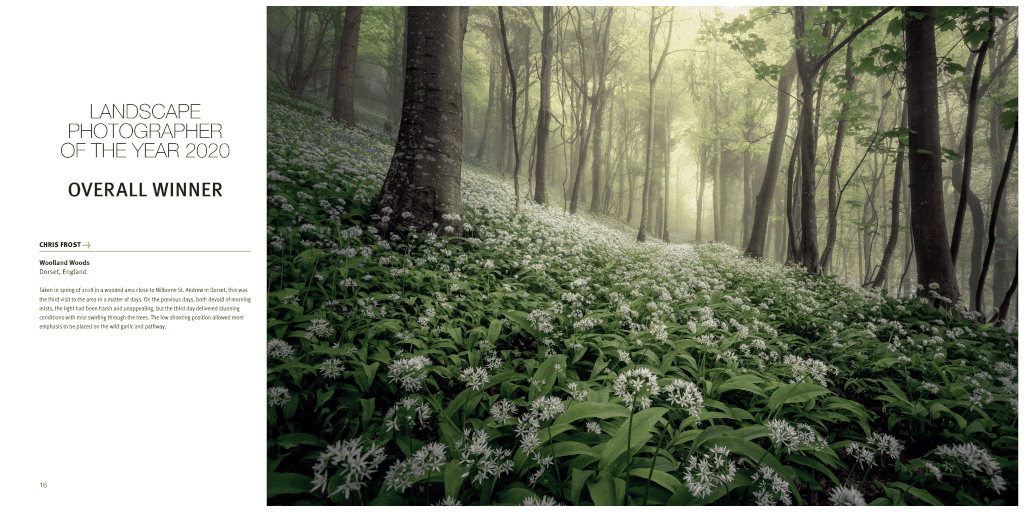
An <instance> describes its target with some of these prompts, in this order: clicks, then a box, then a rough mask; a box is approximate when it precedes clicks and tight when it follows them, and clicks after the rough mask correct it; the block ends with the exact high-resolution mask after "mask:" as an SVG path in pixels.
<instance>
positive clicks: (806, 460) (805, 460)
mask: <svg viewBox="0 0 1024 512" xmlns="http://www.w3.org/2000/svg"><path fill="white" fill-rule="evenodd" d="M786 462H796V463H797V464H803V465H804V466H807V467H811V468H814V469H817V470H818V471H821V472H822V473H823V474H824V475H825V476H827V477H828V478H829V479H830V480H832V482H833V483H835V484H836V485H842V484H840V483H839V478H838V477H836V475H835V474H833V473H832V470H830V469H829V468H828V467H826V466H825V465H824V464H822V463H821V462H818V461H816V460H814V459H812V458H810V457H806V456H804V455H799V454H795V453H794V454H790V455H789V456H787V457H786Z"/></svg>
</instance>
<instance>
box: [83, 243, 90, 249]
mask: <svg viewBox="0 0 1024 512" xmlns="http://www.w3.org/2000/svg"><path fill="white" fill-rule="evenodd" d="M82 245H84V246H85V248H86V249H88V248H90V247H92V244H90V243H89V242H86V243H84V244H82Z"/></svg>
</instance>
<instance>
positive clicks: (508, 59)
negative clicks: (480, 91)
mask: <svg viewBox="0 0 1024 512" xmlns="http://www.w3.org/2000/svg"><path fill="white" fill-rule="evenodd" d="M498 23H499V24H500V25H501V47H502V48H503V49H504V50H505V63H506V64H508V78H509V82H510V84H511V86H512V149H513V150H514V151H515V158H516V160H515V167H514V168H513V170H512V181H513V183H514V184H515V185H514V186H515V194H516V213H517V214H518V213H519V140H517V137H518V135H516V99H517V98H516V96H517V95H518V94H517V93H518V91H517V90H516V89H517V88H516V72H515V70H514V69H513V68H512V56H511V55H509V53H508V34H507V32H506V31H505V13H504V11H503V10H502V8H501V6H500V5H499V6H498Z"/></svg>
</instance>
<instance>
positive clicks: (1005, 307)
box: [997, 255, 1020, 325]
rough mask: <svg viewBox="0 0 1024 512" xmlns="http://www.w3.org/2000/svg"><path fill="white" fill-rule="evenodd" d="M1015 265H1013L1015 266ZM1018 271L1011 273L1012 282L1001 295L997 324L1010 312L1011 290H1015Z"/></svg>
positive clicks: (1018, 258) (1018, 259)
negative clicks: (1002, 295)
mask: <svg viewBox="0 0 1024 512" xmlns="http://www.w3.org/2000/svg"><path fill="white" fill-rule="evenodd" d="M1019 264H1020V256H1019V255H1018V256H1017V265H1019ZM1017 265H1014V266H1015V267H1016V266H1017ZM1019 272H1020V271H1019V270H1018V271H1017V272H1014V273H1013V282H1012V283H1010V287H1009V288H1007V289H1006V296H1005V297H1003V302H1002V303H1001V304H1000V305H999V317H998V324H997V325H1002V324H1003V322H1004V321H1005V320H1006V317H1007V315H1009V314H1010V303H1011V302H1012V301H1013V292H1015V291H1017V274H1018V273H1019Z"/></svg>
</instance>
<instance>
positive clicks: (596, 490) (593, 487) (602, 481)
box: [587, 472, 626, 507]
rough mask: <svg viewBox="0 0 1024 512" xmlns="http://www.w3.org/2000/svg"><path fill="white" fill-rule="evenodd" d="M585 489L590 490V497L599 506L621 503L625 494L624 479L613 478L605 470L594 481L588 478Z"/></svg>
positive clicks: (611, 505)
mask: <svg viewBox="0 0 1024 512" xmlns="http://www.w3.org/2000/svg"><path fill="white" fill-rule="evenodd" d="M587 489H589V490H590V499H592V500H594V505H597V506H599V507H614V506H618V505H622V502H623V498H625V496H626V482H625V480H622V479H621V478H614V477H612V476H611V475H610V474H608V473H607V472H603V473H601V474H600V475H599V476H598V479H597V481H596V482H591V481H589V480H588V481H587Z"/></svg>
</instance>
